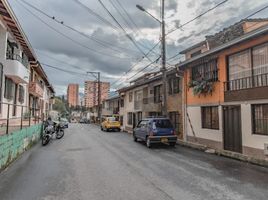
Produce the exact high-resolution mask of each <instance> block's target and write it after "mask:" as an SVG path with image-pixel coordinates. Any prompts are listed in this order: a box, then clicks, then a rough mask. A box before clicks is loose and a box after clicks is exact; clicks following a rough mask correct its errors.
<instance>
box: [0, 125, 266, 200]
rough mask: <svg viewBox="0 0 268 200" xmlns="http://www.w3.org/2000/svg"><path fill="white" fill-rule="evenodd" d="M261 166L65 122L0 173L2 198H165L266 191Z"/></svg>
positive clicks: (257, 197)
mask: <svg viewBox="0 0 268 200" xmlns="http://www.w3.org/2000/svg"><path fill="white" fill-rule="evenodd" d="M267 188H268V169H266V168H262V167H259V166H254V165H251V164H247V163H242V162H239V161H236V160H231V159H228V158H224V157H218V156H216V155H210V154H206V153H203V152H199V151H196V150H192V149H188V148H184V147H180V146H176V148H171V147H168V146H166V145H157V146H155V147H154V148H152V149H148V148H146V146H145V145H144V144H142V143H135V142H133V140H132V137H131V135H130V134H127V133H117V132H101V131H100V130H99V127H97V126H95V125H83V124H71V125H70V128H69V129H67V130H66V134H65V136H64V138H63V139H62V140H52V142H51V143H50V144H49V145H48V146H45V147H42V146H41V144H40V143H39V144H37V145H36V146H35V147H33V148H32V149H31V150H29V151H28V152H26V153H25V154H23V155H22V156H21V157H20V158H19V159H18V160H17V161H15V162H14V163H13V164H12V165H11V166H10V167H9V168H8V169H6V170H5V171H4V172H2V173H1V174H0V199H1V200H62V199H63V200H65V199H66V200H77V199H81V200H120V199H122V200H138V199H140V200H156V199H157V200H158V199H159V200H170V199H176V200H177V199H178V200H179V199H180V200H183V199H185V200H186V199H187V200H190V199H195V200H198V199H200V200H201V199H211V200H217V199H224V200H226V199H231V200H232V199H233V200H239V199H241V200H242V199H243V200H246V199H254V200H261V199H263V200H264V199H265V200H266V199H267V197H268V190H267Z"/></svg>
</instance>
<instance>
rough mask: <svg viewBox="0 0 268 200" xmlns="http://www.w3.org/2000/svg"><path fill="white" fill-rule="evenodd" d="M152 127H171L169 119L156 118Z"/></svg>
mask: <svg viewBox="0 0 268 200" xmlns="http://www.w3.org/2000/svg"><path fill="white" fill-rule="evenodd" d="M153 128H154V129H156V128H173V126H172V124H171V122H170V120H169V119H157V120H154V121H153Z"/></svg>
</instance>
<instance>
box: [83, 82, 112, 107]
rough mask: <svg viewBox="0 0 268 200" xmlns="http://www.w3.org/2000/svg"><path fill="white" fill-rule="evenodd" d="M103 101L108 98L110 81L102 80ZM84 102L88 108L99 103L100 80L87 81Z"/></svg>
mask: <svg viewBox="0 0 268 200" xmlns="http://www.w3.org/2000/svg"><path fill="white" fill-rule="evenodd" d="M100 89H101V91H100V92H101V102H102V101H103V100H105V99H107V98H108V96H109V90H110V83H108V82H100ZM84 101H85V102H84V103H85V106H86V107H87V108H92V107H94V106H96V105H98V82H97V81H85V98H84Z"/></svg>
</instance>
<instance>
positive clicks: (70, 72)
mask: <svg viewBox="0 0 268 200" xmlns="http://www.w3.org/2000/svg"><path fill="white" fill-rule="evenodd" d="M40 64H41V65H43V66H46V67H49V68H52V69H56V70H59V71H61V72H65V73H68V74H71V75H75V74H76V75H79V76H85V75H86V74H83V73H78V72H75V71H70V70H66V69H62V68H59V67H55V66H52V65H49V64H46V63H40Z"/></svg>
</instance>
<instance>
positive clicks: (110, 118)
mask: <svg viewBox="0 0 268 200" xmlns="http://www.w3.org/2000/svg"><path fill="white" fill-rule="evenodd" d="M107 120H109V121H110V122H115V121H116V119H115V117H107Z"/></svg>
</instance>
